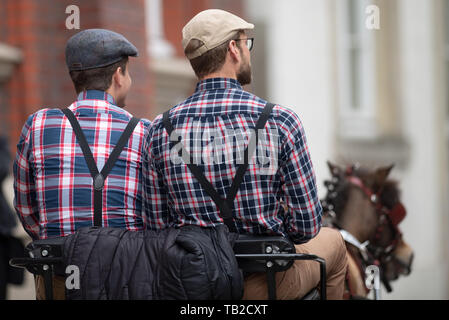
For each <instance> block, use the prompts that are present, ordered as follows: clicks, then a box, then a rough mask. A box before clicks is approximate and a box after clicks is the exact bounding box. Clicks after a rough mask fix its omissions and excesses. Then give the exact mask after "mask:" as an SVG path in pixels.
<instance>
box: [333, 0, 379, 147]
mask: <svg viewBox="0 0 449 320" xmlns="http://www.w3.org/2000/svg"><path fill="white" fill-rule="evenodd" d="M369 4H370V1H367V0H342V1H338V2H337V57H338V61H337V64H338V68H337V70H338V96H339V115H340V128H339V133H340V136H341V137H343V138H376V137H377V136H378V125H377V123H376V95H375V93H376V92H377V87H376V59H375V58H376V57H375V48H376V47H375V33H376V32H377V31H373V30H368V29H366V28H365V18H366V14H365V8H366V6H368V5H369Z"/></svg>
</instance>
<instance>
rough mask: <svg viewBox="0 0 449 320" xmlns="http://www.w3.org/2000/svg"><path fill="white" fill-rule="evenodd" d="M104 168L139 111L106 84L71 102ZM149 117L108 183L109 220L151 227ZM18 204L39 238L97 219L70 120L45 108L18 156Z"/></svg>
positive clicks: (31, 123)
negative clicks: (146, 154)
mask: <svg viewBox="0 0 449 320" xmlns="http://www.w3.org/2000/svg"><path fill="white" fill-rule="evenodd" d="M69 108H70V110H72V112H73V113H74V114H75V116H76V117H77V119H78V121H79V122H80V126H81V128H82V130H83V132H84V135H85V136H86V139H87V142H88V143H89V146H90V148H91V150H92V154H93V156H94V159H95V162H96V164H97V167H98V169H99V170H101V168H102V167H103V166H104V164H105V162H106V161H107V159H108V157H109V155H110V153H111V152H112V149H113V148H114V147H115V145H116V144H117V142H118V139H119V137H120V136H121V134H122V132H123V131H124V129H125V127H126V125H127V124H128V122H129V120H130V119H131V117H132V115H131V114H130V113H128V112H127V111H125V110H123V109H122V108H120V107H118V106H116V105H115V102H114V99H113V98H112V96H110V95H109V94H107V93H105V92H103V91H97V90H88V91H85V92H82V93H80V94H79V96H78V100H77V101H75V102H74V103H73V104H72V105H70V107H69ZM149 125H150V121H148V120H145V119H143V120H141V121H140V122H139V123H138V125H137V126H136V128H135V129H134V132H133V134H132V135H131V138H130V139H129V141H128V144H127V145H126V146H125V148H124V149H123V151H122V153H121V155H120V157H119V158H118V160H117V162H116V164H115V166H114V167H113V169H112V171H111V173H110V174H109V176H108V178H107V179H106V181H105V186H104V190H103V226H105V227H116V228H126V229H129V230H141V229H144V225H143V219H142V210H143V206H142V184H141V179H142V176H141V174H142V171H141V170H142V158H143V157H142V151H143V144H144V140H145V135H146V134H147V133H148V127H149ZM13 170H14V191H15V199H14V205H15V208H16V211H17V213H18V216H19V218H20V220H21V222H22V224H23V226H24V228H25V230H26V231H27V232H28V234H29V235H30V236H31V237H32V238H33V239H37V238H40V239H45V238H48V237H59V236H66V235H69V234H71V233H73V232H75V230H77V229H79V228H81V227H85V226H92V225H93V203H94V201H93V195H94V193H93V192H92V177H91V175H90V173H89V169H88V167H87V164H86V161H85V159H84V156H83V153H82V151H81V148H80V146H79V144H78V142H77V139H76V136H75V133H74V132H73V130H72V127H71V126H70V123H69V120H68V119H67V118H66V117H65V116H64V114H63V113H62V111H61V110H60V109H42V110H39V111H37V112H36V113H34V114H32V115H31V116H30V117H29V118H28V120H27V121H26V123H25V125H24V127H23V130H22V134H21V136H20V140H19V143H18V145H17V155H16V159H15V162H14V169H13Z"/></svg>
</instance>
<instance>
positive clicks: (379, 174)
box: [375, 164, 394, 186]
mask: <svg viewBox="0 0 449 320" xmlns="http://www.w3.org/2000/svg"><path fill="white" fill-rule="evenodd" d="M393 167H394V164H392V165H389V166H386V167H381V168H379V169H377V170H376V173H375V181H376V184H377V185H378V186H382V185H383V184H384V183H385V181H386V180H387V177H388V175H389V174H390V172H391V169H393Z"/></svg>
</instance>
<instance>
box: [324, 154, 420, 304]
mask: <svg viewBox="0 0 449 320" xmlns="http://www.w3.org/2000/svg"><path fill="white" fill-rule="evenodd" d="M328 166H329V170H330V172H331V175H332V178H331V180H328V181H325V186H326V188H327V190H328V193H327V195H326V198H325V199H324V200H323V201H322V205H323V209H324V215H323V225H325V226H331V227H334V228H338V229H340V232H341V233H342V236H343V238H344V239H345V241H346V246H347V250H348V258H349V266H348V275H347V281H346V285H347V286H346V289H347V290H346V295H345V296H346V298H352V299H357V298H367V297H368V294H369V292H370V290H369V289H368V288H367V286H366V282H365V277H366V275H367V273H366V268H367V267H368V266H371V265H374V266H377V267H378V270H379V271H380V280H381V282H382V283H383V284H384V286H385V288H386V289H387V291H388V292H390V291H391V286H390V281H393V280H396V279H397V278H398V277H399V276H400V275H408V274H409V273H410V272H411V265H412V261H413V250H412V249H411V247H410V246H409V245H408V244H407V243H406V242H405V241H404V240H403V238H402V233H401V231H400V230H399V227H398V225H399V223H400V222H401V221H402V220H403V218H404V217H405V214H406V212H405V208H404V207H403V205H402V204H401V202H400V194H399V190H398V187H397V182H395V181H392V180H387V177H388V175H389V173H390V171H391V169H392V168H393V166H389V167H382V168H379V169H377V170H374V171H370V170H368V169H366V168H360V167H359V166H356V165H352V166H348V167H347V168H341V167H339V166H337V165H335V164H332V163H330V162H328ZM370 268H371V267H370ZM370 270H371V269H370ZM376 293H377V295H376ZM378 293H379V291H375V298H378V297H379V296H378Z"/></svg>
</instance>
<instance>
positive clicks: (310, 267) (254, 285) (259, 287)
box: [243, 227, 348, 300]
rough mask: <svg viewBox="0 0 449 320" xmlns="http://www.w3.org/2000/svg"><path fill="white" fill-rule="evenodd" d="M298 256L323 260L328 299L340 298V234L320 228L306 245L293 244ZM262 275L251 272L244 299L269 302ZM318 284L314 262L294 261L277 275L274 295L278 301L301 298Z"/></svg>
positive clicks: (344, 262) (343, 259) (342, 255)
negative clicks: (304, 255) (288, 267)
mask: <svg viewBox="0 0 449 320" xmlns="http://www.w3.org/2000/svg"><path fill="white" fill-rule="evenodd" d="M295 247H296V252H297V253H307V254H314V255H316V256H318V257H321V258H323V259H324V260H325V261H326V276H327V280H326V291H327V299H329V300H339V299H343V293H344V289H345V276H346V270H347V266H348V258H347V255H346V245H345V243H344V241H343V238H342V236H341V235H340V233H339V232H338V231H337V230H335V229H331V228H326V227H323V228H321V230H320V232H319V233H318V235H317V236H316V237H315V238H313V239H312V240H310V241H308V242H307V243H304V244H300V245H295ZM266 279H267V277H266V274H265V273H254V274H251V275H250V276H248V277H247V278H246V279H245V292H244V295H243V299H245V300H248V299H251V300H265V299H268V290H267V281H266ZM319 281H320V265H319V263H318V262H316V261H307V260H297V261H295V262H294V263H293V265H292V267H291V268H290V269H288V270H287V271H285V272H278V273H277V274H276V296H277V299H280V300H295V299H300V298H302V297H303V296H304V295H305V294H307V293H308V292H309V291H310V290H312V289H313V288H314V287H317V286H318V284H319Z"/></svg>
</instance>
